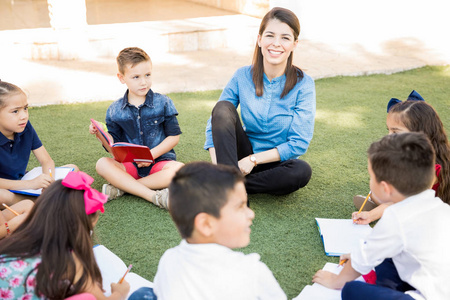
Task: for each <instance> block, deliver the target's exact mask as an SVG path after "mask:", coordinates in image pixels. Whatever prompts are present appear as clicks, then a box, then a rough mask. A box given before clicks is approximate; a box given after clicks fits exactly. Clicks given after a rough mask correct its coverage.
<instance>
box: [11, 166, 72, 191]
mask: <svg viewBox="0 0 450 300" xmlns="http://www.w3.org/2000/svg"><path fill="white" fill-rule="evenodd" d="M73 170H74V169H73V168H67V167H57V168H55V176H54V177H55V180H59V179H64V178H65V177H66V175H67V174H68V173H69V172H71V171H73ZM41 174H42V167H36V168H34V169H32V170H31V171H29V172H27V173H26V174H25V175H24V176H23V177H22V179H21V180H31V179H34V178H36V177H38V176H39V175H41ZM10 191H11V192H13V193H16V194H23V195H29V196H35V197H37V196H39V195H40V194H41V193H42V189H37V190H33V189H26V190H10Z"/></svg>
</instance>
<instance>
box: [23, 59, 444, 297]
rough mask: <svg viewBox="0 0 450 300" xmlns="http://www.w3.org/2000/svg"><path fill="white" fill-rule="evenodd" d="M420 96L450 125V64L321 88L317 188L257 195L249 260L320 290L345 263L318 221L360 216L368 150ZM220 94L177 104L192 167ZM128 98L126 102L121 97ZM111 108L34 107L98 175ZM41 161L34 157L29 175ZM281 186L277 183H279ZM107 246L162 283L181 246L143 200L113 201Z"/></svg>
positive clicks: (76, 158)
mask: <svg viewBox="0 0 450 300" xmlns="http://www.w3.org/2000/svg"><path fill="white" fill-rule="evenodd" d="M413 89H415V90H417V91H418V92H419V93H420V94H421V95H422V96H423V97H424V98H425V100H426V101H427V102H428V103H430V104H431V105H433V107H434V108H435V109H436V110H437V112H438V113H439V115H440V117H441V119H442V121H443V123H444V126H445V127H446V128H449V126H450V114H449V113H448V107H449V105H450V96H449V95H450V67H449V66H446V67H424V68H420V69H415V70H412V71H407V72H403V73H397V74H393V75H373V76H364V77H335V78H328V79H320V80H317V81H316V91H317V114H316V125H315V131H314V137H313V140H312V142H311V145H310V147H309V149H308V152H307V153H306V154H305V155H304V156H303V157H302V159H304V160H306V161H307V162H308V163H309V164H310V165H311V166H312V169H313V176H312V178H311V181H310V183H309V184H308V185H307V187H305V188H303V189H301V190H300V191H297V192H295V193H292V194H290V195H287V196H281V197H274V196H269V195H262V194H261V195H250V196H249V200H250V203H251V208H252V209H253V210H254V211H255V214H256V218H255V220H254V223H253V226H252V234H251V243H250V245H249V246H248V247H246V248H244V249H238V250H239V251H243V252H245V253H252V252H257V253H259V254H260V255H261V259H262V261H263V262H264V263H266V264H267V265H268V266H269V268H270V269H271V270H272V271H273V273H274V275H275V277H276V278H277V280H278V282H279V283H280V285H281V287H282V288H283V289H284V291H285V292H286V294H287V295H288V297H289V298H293V297H295V296H297V295H298V294H299V293H300V291H301V290H302V289H303V287H304V286H305V285H307V284H310V283H311V278H312V276H313V275H314V273H315V272H316V271H317V270H318V269H320V268H321V267H322V266H323V265H324V264H325V263H326V262H337V261H338V258H335V257H327V256H325V254H324V249H323V245H322V242H321V240H320V237H319V233H318V230H317V226H316V224H315V221H314V218H315V217H324V218H350V216H351V213H352V212H353V211H354V207H353V202H352V198H353V196H354V195H356V194H363V195H366V194H367V192H368V190H369V186H368V179H369V176H368V174H367V166H366V164H367V159H366V150H367V148H368V146H369V145H370V143H371V142H373V141H375V140H377V139H379V138H381V137H382V136H383V135H385V134H387V130H386V125H385V120H386V105H387V102H388V101H389V99H390V98H391V97H395V98H399V99H401V100H404V99H405V98H406V97H407V96H408V95H409V93H410V92H411V90H413ZM219 95H220V91H207V92H195V93H176V94H170V95H169V96H170V97H171V98H172V99H173V101H174V103H175V105H176V107H177V109H178V111H179V113H180V114H179V122H180V125H181V129H182V131H183V134H182V136H181V140H180V143H179V145H178V146H177V147H176V148H175V150H176V152H177V155H178V160H179V161H182V162H184V163H188V162H191V161H198V160H207V161H209V155H208V153H207V151H204V150H203V143H204V130H205V124H206V121H207V119H208V118H209V115H210V112H211V109H212V107H213V106H214V104H215V102H216V101H217V99H218V97H219ZM119 96H120V95H118V97H119ZM110 103H111V102H99V103H88V104H70V105H53V106H46V107H32V108H31V109H30V120H31V122H32V123H33V126H34V127H35V128H36V130H37V132H38V134H39V136H40V138H41V140H42V142H43V143H44V145H45V147H46V149H47V150H48V151H49V153H50V155H51V156H52V158H53V159H54V160H55V163H56V165H63V164H67V163H74V164H76V165H78V166H79V167H80V169H81V170H83V171H85V172H87V173H88V174H90V175H91V176H93V177H94V178H95V182H94V187H95V188H97V189H99V190H101V186H102V184H103V183H105V181H104V180H103V179H102V178H101V177H100V176H98V175H97V174H96V172H95V163H96V161H97V160H98V159H99V158H100V157H102V156H105V155H106V152H105V151H104V150H103V148H102V147H101V145H100V143H99V142H98V141H97V140H96V139H95V137H94V136H91V135H90V134H89V132H88V126H89V123H90V121H89V119H90V118H94V119H97V120H104V118H105V113H106V109H107V108H108V106H109V105H110ZM37 165H38V163H37V161H36V160H35V159H34V157H33V156H32V159H31V160H30V164H29V169H31V168H32V167H34V166H37ZM274 180H277V179H276V178H274ZM96 236H97V242H98V243H101V244H104V245H105V246H106V247H108V248H109V249H111V250H112V251H113V252H114V253H116V254H117V255H118V256H119V257H121V258H122V259H123V261H124V262H125V263H126V264H130V263H132V264H133V266H134V267H133V272H135V273H137V274H140V275H141V276H143V277H145V278H147V279H149V280H151V281H153V278H154V275H155V273H156V270H157V266H158V261H159V258H160V257H161V255H162V254H163V253H164V251H165V250H167V249H168V248H171V247H174V246H176V245H177V244H178V243H179V242H180V237H179V235H178V232H177V230H176V228H175V226H174V224H173V223H172V220H171V218H170V215H169V213H168V212H167V211H165V210H162V209H160V208H158V207H156V206H154V205H152V204H151V203H148V202H146V201H144V200H142V199H139V198H137V197H134V196H130V195H125V196H123V197H121V198H119V199H117V200H113V201H111V202H109V203H107V204H106V211H105V214H103V215H102V216H101V217H100V220H99V222H98V224H97V228H96Z"/></svg>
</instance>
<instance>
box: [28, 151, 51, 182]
mask: <svg viewBox="0 0 450 300" xmlns="http://www.w3.org/2000/svg"><path fill="white" fill-rule="evenodd" d="M33 154H34V156H36V159H37V160H38V161H39V163H40V164H41V166H42V175H40V176H38V177H36V178H35V179H33V180H30V181H32V182H33V185H37V187H33V188H46V187H48V186H49V185H50V184H51V183H52V182H53V181H55V180H54V175H55V162H54V161H53V159H52V158H51V157H50V154H48V152H47V150H46V149H45V147H44V146H41V147H39V148H38V149H35V150H33Z"/></svg>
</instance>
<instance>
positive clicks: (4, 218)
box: [0, 200, 34, 239]
mask: <svg viewBox="0 0 450 300" xmlns="http://www.w3.org/2000/svg"><path fill="white" fill-rule="evenodd" d="M33 205H34V203H33V201H31V200H22V201H20V202H18V203H16V204H13V205H11V207H10V206H8V205H7V204H5V203H3V208H6V209H4V210H3V211H1V212H0V225H1V226H0V239H2V238H4V237H6V236H8V235H10V234H11V233H12V232H14V231H15V230H16V229H17V227H19V225H20V224H22V222H23V221H24V220H25V218H26V217H27V216H28V213H29V212H30V210H31V208H32V207H33Z"/></svg>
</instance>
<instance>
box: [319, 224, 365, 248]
mask: <svg viewBox="0 0 450 300" xmlns="http://www.w3.org/2000/svg"><path fill="white" fill-rule="evenodd" d="M316 222H317V227H318V228H319V233H320V236H321V238H322V241H323V246H324V249H325V254H326V255H328V256H341V255H342V254H347V253H350V252H352V250H353V249H354V248H356V247H358V245H359V242H360V240H361V239H364V238H366V237H367V236H368V235H369V234H370V233H371V232H372V227H370V226H369V225H357V224H353V220H352V219H322V218H316Z"/></svg>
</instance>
